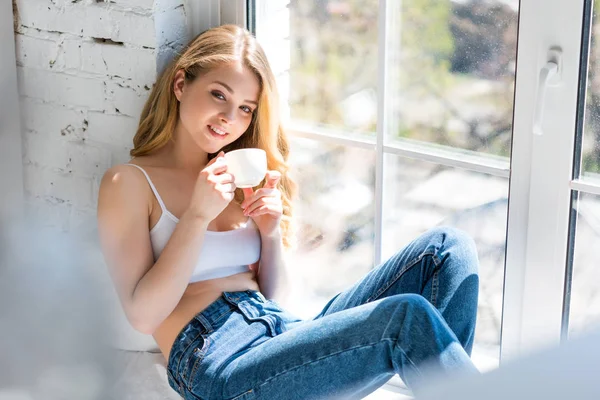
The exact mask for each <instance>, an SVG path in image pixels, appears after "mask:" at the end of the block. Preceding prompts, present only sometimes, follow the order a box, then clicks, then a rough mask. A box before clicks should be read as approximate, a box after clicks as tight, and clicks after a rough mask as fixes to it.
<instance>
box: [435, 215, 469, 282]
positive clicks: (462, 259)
mask: <svg viewBox="0 0 600 400" xmlns="http://www.w3.org/2000/svg"><path fill="white" fill-rule="evenodd" d="M428 233H429V234H430V235H431V236H433V238H432V239H433V240H434V241H435V242H436V243H439V252H440V253H441V254H440V255H441V256H442V257H451V258H452V260H453V261H455V262H456V263H457V264H458V265H460V266H461V267H462V268H464V269H465V270H467V272H469V273H470V274H477V273H478V270H479V259H478V256H477V246H476V244H475V241H474V240H473V238H472V237H471V236H470V235H469V234H468V233H466V232H465V231H462V230H460V229H457V228H454V227H449V226H440V227H436V228H433V229H431V230H430V231H429V232H428Z"/></svg>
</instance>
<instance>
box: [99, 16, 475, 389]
mask: <svg viewBox="0 0 600 400" xmlns="http://www.w3.org/2000/svg"><path fill="white" fill-rule="evenodd" d="M277 104H278V98H277V91H276V87H275V80H274V77H273V73H272V71H271V69H270V67H269V63H268V62H267V59H266V57H265V54H264V52H263V50H262V49H261V47H260V46H259V44H258V43H257V42H256V40H255V38H254V37H253V36H252V35H251V34H250V33H249V32H248V31H246V30H244V29H242V28H239V27H236V26H221V27H218V28H214V29H211V30H208V31H206V32H204V33H203V34H201V35H199V36H198V37H196V38H195V39H194V40H193V41H192V42H191V43H190V44H189V45H188V47H187V48H186V49H185V50H184V51H183V53H182V54H181V55H179V56H178V57H177V58H176V59H175V60H173V61H172V63H171V64H170V65H169V67H168V68H167V69H166V70H165V71H164V72H163V73H162V74H161V76H160V78H159V80H158V82H157V84H156V85H155V87H154V88H153V90H152V93H151V95H150V98H149V99H148V101H147V103H146V106H145V108H144V110H143V112H142V115H141V119H140V125H139V128H138V131H137V133H136V135H135V137H134V140H133V142H134V148H133V150H131V156H132V157H133V158H132V160H131V161H130V163H128V164H123V165H117V166H115V167H113V168H111V169H110V170H108V171H107V172H106V174H105V175H104V177H103V179H102V183H101V187H100V194H99V200H98V224H99V231H100V239H101V245H102V249H103V253H104V255H105V258H106V262H107V264H108V266H109V269H110V272H111V276H112V279H113V281H114V284H115V286H116V288H117V292H118V294H119V297H120V300H121V302H122V305H123V308H124V311H125V313H126V315H127V317H128V319H129V321H130V322H131V324H132V326H133V327H134V328H136V329H137V330H139V331H141V332H144V333H147V334H152V335H153V336H154V338H155V339H156V342H157V343H158V345H159V347H160V348H161V350H162V352H163V354H164V356H165V358H166V359H167V361H168V368H167V370H168V380H169V384H170V385H171V387H172V388H173V389H174V390H176V391H177V392H178V393H179V394H180V395H181V396H182V397H183V398H185V399H203V400H206V399H269V400H275V399H302V400H308V399H323V398H341V399H350V398H357V399H358V398H362V397H364V396H366V395H367V394H368V393H370V392H372V391H374V390H375V389H376V388H377V387H379V386H381V385H383V384H384V383H385V382H386V381H387V380H388V379H389V378H390V377H391V376H392V375H393V374H395V373H398V374H400V376H401V377H402V378H403V379H404V380H405V382H406V383H407V384H408V385H409V386H411V387H412V388H418V385H419V384H420V383H421V382H422V377H423V375H424V374H423V371H424V368H425V369H426V367H427V366H431V367H435V368H436V370H437V371H442V372H448V371H452V370H457V369H460V370H468V371H475V368H474V367H473V365H472V363H471V361H470V358H469V354H470V352H471V348H472V345H473V334H474V329H475V316H476V312H477V296H478V276H477V268H478V261H477V254H476V250H475V246H474V244H473V241H472V240H471V239H470V238H468V237H467V236H466V235H465V234H464V233H461V232H460V231H457V230H454V229H449V228H437V229H434V230H431V231H429V232H427V233H426V234H424V235H422V236H421V237H419V238H417V239H416V240H415V241H413V242H412V243H411V244H410V245H408V246H407V247H406V248H404V249H403V250H402V251H400V252H398V253H397V254H396V255H395V256H394V257H392V258H391V259H390V260H388V261H387V262H385V263H383V264H381V265H379V266H378V267H376V268H375V269H373V270H372V271H370V272H369V273H368V274H367V275H366V276H365V277H364V278H362V279H361V280H360V281H359V282H357V283H356V284H355V285H354V286H352V287H350V288H348V289H347V290H346V291H344V292H341V293H339V294H337V295H336V296H335V297H334V298H332V299H331V300H330V301H329V302H328V303H327V304H326V305H325V307H324V309H323V310H322V311H321V313H319V315H317V316H315V317H314V318H313V319H310V320H301V319H299V318H297V317H295V316H294V315H292V314H291V313H289V312H288V311H286V310H284V309H282V308H281V307H280V306H279V305H278V304H277V303H276V302H275V301H273V300H271V299H272V298H273V297H275V294H276V293H280V291H284V290H285V288H286V287H287V285H288V283H287V280H286V276H285V267H284V265H283V252H284V250H285V249H287V248H288V247H289V246H290V245H291V243H292V232H291V229H290V218H291V215H292V206H291V199H292V197H293V195H294V191H295V187H294V184H293V182H292V180H291V179H290V178H289V177H288V170H287V164H286V160H287V156H288V141H287V138H286V136H285V133H284V131H283V130H282V128H281V125H280V123H279V118H278V111H277ZM240 148H261V149H264V150H265V151H266V153H267V159H268V169H269V171H268V172H267V176H266V178H265V181H264V183H263V184H262V185H261V186H262V187H260V188H255V189H256V190H253V189H244V190H243V191H242V190H240V189H236V187H235V184H234V179H235V177H234V176H232V175H231V174H229V173H228V172H227V163H226V161H225V159H224V157H223V154H224V153H226V152H228V151H231V150H234V149H240Z"/></svg>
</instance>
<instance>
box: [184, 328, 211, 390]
mask: <svg viewBox="0 0 600 400" xmlns="http://www.w3.org/2000/svg"><path fill="white" fill-rule="evenodd" d="M202 339H203V340H204V343H203V344H202V349H200V352H201V353H202V356H201V357H200V356H198V358H197V359H196V360H195V361H194V366H193V367H192V372H191V373H190V376H189V377H188V378H189V379H190V380H191V379H192V377H193V376H195V375H196V371H197V370H198V366H199V365H200V363H201V362H202V360H204V357H205V356H206V353H207V352H208V348H209V346H210V343H211V340H210V339H209V338H208V337H206V336H202ZM192 354H194V353H192Z"/></svg>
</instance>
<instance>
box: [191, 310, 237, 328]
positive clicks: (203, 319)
mask: <svg viewBox="0 0 600 400" xmlns="http://www.w3.org/2000/svg"><path fill="white" fill-rule="evenodd" d="M230 311H235V308H234V307H233V306H231V305H230V306H229V310H227V311H223V312H222V313H221V314H219V315H218V316H217V317H215V318H211V319H212V320H213V322H212V324H211V323H210V322H209V321H208V319H207V318H206V317H205V316H204V315H202V313H201V312H200V313H199V314H198V315H196V316H195V317H194V319H196V321H198V322H200V324H202V326H203V327H204V328H205V329H206V332H205V333H207V334H211V333H213V332H214V331H215V329H214V327H213V324H216V323H217V322H219V321H220V320H221V319H223V317H224V316H226V315H227V314H229V312H230Z"/></svg>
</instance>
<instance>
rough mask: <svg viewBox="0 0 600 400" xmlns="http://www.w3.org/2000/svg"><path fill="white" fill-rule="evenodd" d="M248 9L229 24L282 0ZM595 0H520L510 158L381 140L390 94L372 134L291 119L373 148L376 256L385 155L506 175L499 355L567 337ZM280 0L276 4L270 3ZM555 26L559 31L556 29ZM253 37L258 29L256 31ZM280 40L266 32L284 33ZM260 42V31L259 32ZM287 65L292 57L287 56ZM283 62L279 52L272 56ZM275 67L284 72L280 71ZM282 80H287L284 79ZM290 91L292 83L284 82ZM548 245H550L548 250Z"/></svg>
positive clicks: (584, 189)
mask: <svg viewBox="0 0 600 400" xmlns="http://www.w3.org/2000/svg"><path fill="white" fill-rule="evenodd" d="M235 1H236V2H238V3H240V4H241V3H243V4H245V5H246V7H248V8H247V9H248V12H247V15H246V20H238V21H236V23H238V24H240V25H242V26H249V27H251V28H253V32H254V33H255V34H257V29H258V30H259V31H260V29H261V27H260V25H259V26H256V23H255V22H254V21H261V20H265V19H268V18H269V17H270V14H269V13H272V12H274V11H273V10H274V9H276V8H277V7H287V5H288V4H289V0H277V1H273V0H270V7H264V6H262V7H258V6H257V2H256V0H235ZM592 1H593V0H529V1H521V2H520V9H519V25H518V49H517V66H516V79H515V95H514V110H513V137H512V149H511V157H510V159H508V158H506V159H503V158H501V157H499V158H495V157H487V156H486V157H479V156H477V155H473V156H469V155H467V156H465V155H463V154H460V156H459V154H458V153H454V152H452V151H444V150H443V149H439V148H437V147H436V146H433V145H428V144H427V143H413V142H409V141H406V142H393V143H386V142H385V140H384V138H385V135H384V133H385V128H386V122H387V121H386V115H385V112H383V110H384V109H385V103H386V101H387V99H388V96H387V94H386V92H385V90H382V91H379V93H378V123H377V126H378V130H377V134H376V137H354V136H348V135H344V134H343V133H342V132H336V131H331V130H325V129H321V128H316V127H312V126H306V125H299V124H293V123H292V124H289V128H290V129H289V130H290V133H291V134H292V135H295V136H298V137H304V138H310V139H313V140H320V141H324V142H328V143H334V144H342V145H347V146H355V147H361V148H365V149H370V150H373V151H375V152H376V154H377V166H376V188H375V190H376V196H375V198H376V203H375V207H376V212H375V218H376V221H375V222H376V224H375V226H376V233H375V235H376V238H375V247H376V248H375V256H374V260H373V261H374V263H375V264H377V263H379V262H380V261H381V228H382V212H383V209H382V204H383V197H384V196H383V190H384V189H385V188H383V187H382V182H383V179H382V177H383V174H384V173H385V171H384V163H383V157H384V156H385V155H386V154H395V155H399V156H402V157H407V158H413V159H419V160H423V161H430V162H435V163H439V164H441V165H445V166H450V167H458V168H464V169H467V170H471V171H477V172H483V173H487V174H489V175H494V176H501V177H509V178H510V180H509V205H508V207H509V208H508V221H507V230H506V232H507V233H506V235H507V241H506V250H505V251H506V258H505V278H504V289H503V310H502V325H501V342H500V351H501V362H503V361H505V360H509V359H512V358H514V357H519V356H522V355H524V354H526V353H529V352H531V351H534V350H536V349H538V348H540V347H544V346H549V345H555V344H558V343H560V341H561V340H564V339H565V338H566V335H565V331H566V329H567V328H566V324H567V323H568V317H567V316H566V313H567V312H568V298H565V293H566V292H567V291H568V282H569V276H568V274H567V272H568V271H569V270H570V268H571V267H572V265H571V263H572V257H571V256H570V252H571V250H570V249H571V247H572V245H571V243H572V241H573V240H574V238H573V237H572V236H573V234H574V232H575V230H574V223H575V222H574V221H573V216H572V215H571V210H572V206H573V204H572V202H573V201H576V198H577V196H575V194H576V193H577V192H581V193H591V194H597V195H600V184H596V182H591V181H590V180H588V179H585V180H584V179H580V177H579V176H574V173H575V172H576V171H578V168H576V167H577V166H578V165H579V164H578V163H580V162H581V159H580V157H581V155H580V154H579V156H578V155H577V153H576V148H575V145H576V144H577V141H578V140H581V136H582V135H581V133H580V132H579V134H578V130H579V129H582V128H578V126H579V125H578V123H581V118H583V112H581V110H583V109H584V108H585V104H581V102H582V101H585V91H586V86H587V65H586V64H587V53H588V52H589V47H588V44H589V35H591V30H590V29H589V26H587V25H585V24H584V22H585V16H586V15H590V14H586V13H591V10H592ZM274 3H278V4H279V6H273V4H274ZM390 3H391V2H390V1H386V0H380V1H379V10H380V14H379V27H378V29H379V39H378V41H379V48H380V49H386V40H385V37H386V34H387V31H388V30H389V20H387V19H386V18H387V17H388V13H386V11H387V10H389V7H390ZM588 25H589V24H588ZM558 27H560V29H559V28H558ZM258 33H259V35H260V32H258ZM281 36H282V37H280V38H273V33H272V32H271V34H270V35H269V40H284V39H285V35H284V34H282V35H281ZM261 43H262V38H261ZM557 45H559V46H560V47H561V48H562V63H561V80H562V83H561V85H560V86H557V87H549V88H548V90H547V91H546V98H545V112H544V119H543V121H542V127H543V129H544V133H543V135H541V136H537V135H534V134H533V126H534V124H533V119H534V115H535V104H536V99H537V95H538V92H541V91H539V90H538V81H539V74H540V71H541V69H542V67H543V66H544V65H545V63H546V62H547V58H548V53H547V51H548V50H549V49H550V48H551V47H553V46H557ZM386 57H387V51H385V50H384V51H380V52H379V60H378V63H379V69H378V73H379V77H378V79H379V87H382V88H387V87H388V85H386V84H385V83H386V79H387V78H386V69H385V65H386V62H385V61H386ZM287 61H288V63H287V67H288V68H289V59H288V60H287ZM278 64H285V60H284V61H283V62H282V61H280V60H279V61H278ZM279 72H280V73H282V72H281V71H279ZM288 82H289V81H288ZM288 90H289V88H288ZM548 249H550V251H549V250H548Z"/></svg>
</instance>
